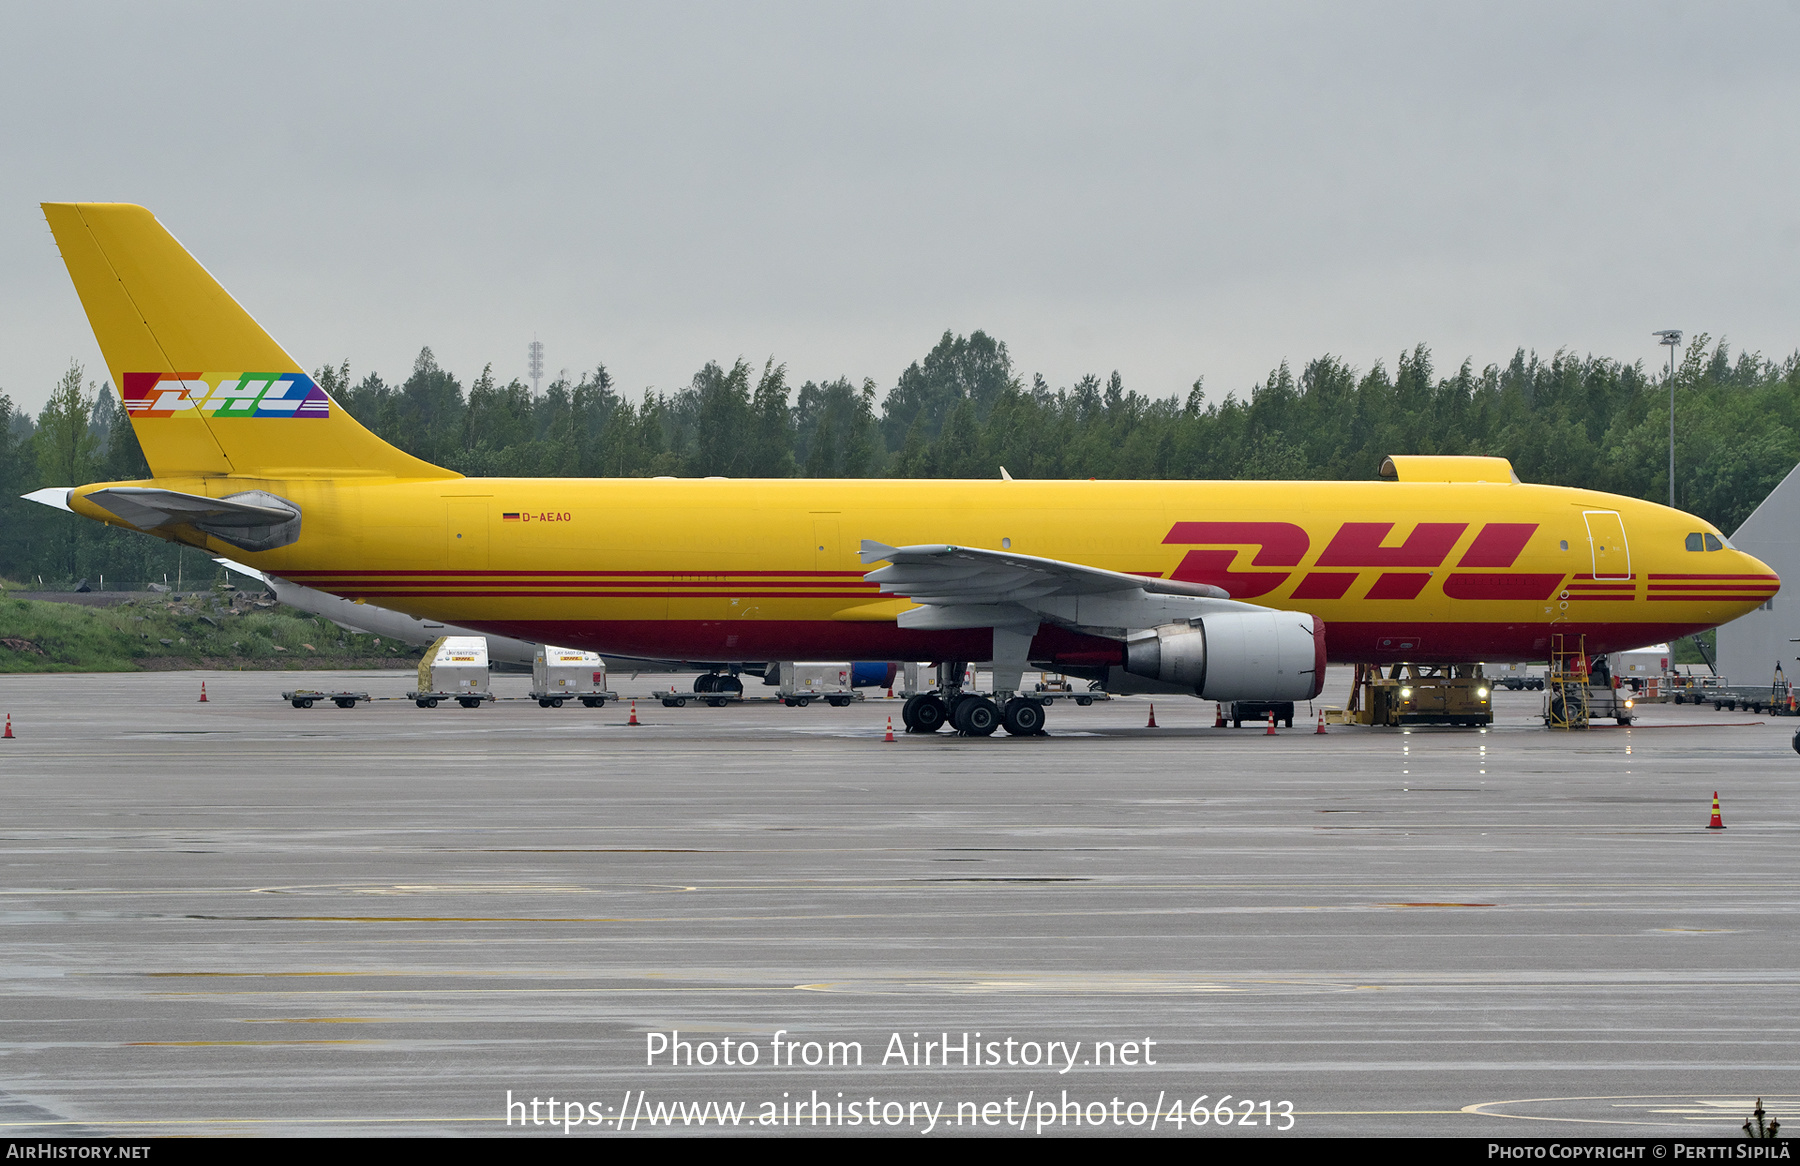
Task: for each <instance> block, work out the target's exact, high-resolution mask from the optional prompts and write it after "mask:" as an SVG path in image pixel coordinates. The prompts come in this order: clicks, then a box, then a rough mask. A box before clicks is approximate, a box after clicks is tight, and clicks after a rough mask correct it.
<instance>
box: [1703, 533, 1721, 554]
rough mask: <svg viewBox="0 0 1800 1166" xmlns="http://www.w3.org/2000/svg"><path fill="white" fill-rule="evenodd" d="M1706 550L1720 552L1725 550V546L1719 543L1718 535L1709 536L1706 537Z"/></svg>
mask: <svg viewBox="0 0 1800 1166" xmlns="http://www.w3.org/2000/svg"><path fill="white" fill-rule="evenodd" d="M1706 549H1707V550H1709V551H1722V550H1724V549H1725V544H1724V543H1722V542H1720V541H1719V536H1718V535H1716V534H1709V535H1707V536H1706Z"/></svg>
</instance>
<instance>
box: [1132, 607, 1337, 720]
mask: <svg viewBox="0 0 1800 1166" xmlns="http://www.w3.org/2000/svg"><path fill="white" fill-rule="evenodd" d="M1125 671H1127V672H1131V673H1134V674H1135V675H1138V676H1147V677H1150V678H1151V679H1153V680H1160V681H1162V682H1163V683H1165V684H1178V685H1180V686H1181V687H1183V688H1190V689H1192V690H1193V692H1194V695H1196V696H1200V697H1204V698H1205V699H1207V700H1221V701H1223V700H1311V699H1312V698H1313V697H1315V696H1317V695H1318V694H1319V693H1320V691H1322V690H1323V689H1324V687H1325V625H1324V624H1322V623H1320V622H1319V621H1318V620H1315V619H1314V618H1313V617H1312V616H1310V615H1306V614H1304V613H1302V612H1298V611H1247V612H1225V613H1221V614H1219V615H1209V616H1204V617H1202V618H1200V619H1195V620H1189V621H1187V622H1186V623H1172V624H1163V625H1161V626H1160V627H1154V628H1147V629H1145V630H1144V631H1141V632H1135V633H1133V634H1132V635H1131V636H1130V637H1129V638H1128V639H1127V640H1126V641H1125Z"/></svg>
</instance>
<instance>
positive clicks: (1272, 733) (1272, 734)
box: [1263, 709, 1275, 737]
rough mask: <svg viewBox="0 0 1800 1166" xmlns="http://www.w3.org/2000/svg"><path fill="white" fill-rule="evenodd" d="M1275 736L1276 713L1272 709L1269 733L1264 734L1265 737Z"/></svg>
mask: <svg viewBox="0 0 1800 1166" xmlns="http://www.w3.org/2000/svg"><path fill="white" fill-rule="evenodd" d="M1274 735H1275V711H1274V710H1273V709H1271V710H1269V731H1268V732H1266V733H1264V734H1263V736H1265V737H1273V736H1274Z"/></svg>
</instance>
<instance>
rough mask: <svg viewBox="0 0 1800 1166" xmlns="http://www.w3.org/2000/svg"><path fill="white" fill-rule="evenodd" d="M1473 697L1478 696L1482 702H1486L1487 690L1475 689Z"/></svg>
mask: <svg viewBox="0 0 1800 1166" xmlns="http://www.w3.org/2000/svg"><path fill="white" fill-rule="evenodd" d="M1475 695H1476V696H1479V697H1480V698H1481V699H1482V700H1486V699H1487V695H1488V690H1487V689H1485V688H1477V689H1476V690H1475Z"/></svg>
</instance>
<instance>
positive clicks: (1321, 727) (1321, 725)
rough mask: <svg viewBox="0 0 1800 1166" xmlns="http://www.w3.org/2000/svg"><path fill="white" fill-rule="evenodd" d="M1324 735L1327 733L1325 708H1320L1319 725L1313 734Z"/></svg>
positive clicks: (1316, 735)
mask: <svg viewBox="0 0 1800 1166" xmlns="http://www.w3.org/2000/svg"><path fill="white" fill-rule="evenodd" d="M1324 735H1325V710H1324V709H1320V710H1319V727H1318V728H1317V729H1316V730H1314V731H1313V736H1315V737H1323V736H1324Z"/></svg>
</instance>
